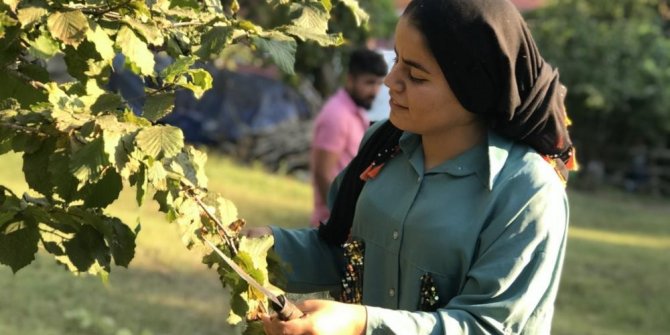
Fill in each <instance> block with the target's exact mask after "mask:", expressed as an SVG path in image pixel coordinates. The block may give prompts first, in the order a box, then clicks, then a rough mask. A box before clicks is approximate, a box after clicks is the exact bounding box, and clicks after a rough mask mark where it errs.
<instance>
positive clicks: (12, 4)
mask: <svg viewBox="0 0 670 335" xmlns="http://www.w3.org/2000/svg"><path fill="white" fill-rule="evenodd" d="M2 2H4V3H5V4H6V5H7V6H9V8H11V9H12V11H13V12H16V7H18V5H19V2H21V0H2Z"/></svg>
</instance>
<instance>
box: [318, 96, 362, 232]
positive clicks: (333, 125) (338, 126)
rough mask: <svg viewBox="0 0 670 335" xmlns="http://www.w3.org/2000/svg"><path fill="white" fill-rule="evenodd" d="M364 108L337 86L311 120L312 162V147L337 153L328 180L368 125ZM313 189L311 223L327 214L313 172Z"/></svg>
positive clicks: (351, 155) (353, 153) (352, 151)
mask: <svg viewBox="0 0 670 335" xmlns="http://www.w3.org/2000/svg"><path fill="white" fill-rule="evenodd" d="M365 113H366V112H365V110H364V109H362V108H360V107H358V106H357V105H356V104H355V103H354V101H353V100H352V99H351V97H350V96H349V94H348V93H347V92H346V91H345V90H344V89H339V90H338V91H337V92H336V93H335V94H334V95H333V96H332V97H330V99H328V101H326V103H325V104H324V105H323V108H321V112H319V115H318V116H317V117H316V119H315V120H314V130H313V134H312V154H311V160H312V166H314V159H315V157H314V149H316V148H318V149H322V150H326V151H330V152H333V153H336V154H338V155H339V160H338V161H337V166H336V167H335V169H334V170H333V171H331V174H330V176H331V180H333V179H335V176H337V174H338V173H340V171H342V169H344V168H345V167H346V166H347V164H349V162H351V160H352V159H353V158H354V156H356V153H357V152H358V147H359V145H360V143H361V140H362V139H363V134H365V131H366V130H367V129H368V127H369V125H370V120H368V117H367V116H366V115H365ZM312 189H313V190H314V197H313V198H314V211H313V213H312V218H311V220H310V224H311V225H312V226H314V227H317V226H318V225H319V221H325V220H326V219H328V216H329V215H330V213H329V211H328V207H327V206H326V201H325V200H326V199H322V198H321V195H320V194H319V192H318V190H317V188H316V183H315V182H314V176H313V175H312Z"/></svg>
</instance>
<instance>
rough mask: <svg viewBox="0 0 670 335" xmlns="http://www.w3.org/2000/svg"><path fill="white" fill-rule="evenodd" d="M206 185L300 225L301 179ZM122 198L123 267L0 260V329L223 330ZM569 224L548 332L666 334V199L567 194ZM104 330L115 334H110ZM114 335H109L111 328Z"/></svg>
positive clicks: (165, 239)
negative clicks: (70, 269) (133, 242)
mask: <svg viewBox="0 0 670 335" xmlns="http://www.w3.org/2000/svg"><path fill="white" fill-rule="evenodd" d="M20 164H21V163H20V157H18V156H16V155H5V156H2V158H1V160H0V184H3V185H6V186H9V187H10V188H12V189H14V190H15V191H19V192H21V191H22V190H25V184H24V183H23V181H22V179H23V178H22V174H21V166H20ZM207 172H208V176H209V177H210V189H211V190H213V191H217V192H220V193H222V194H223V195H224V196H225V197H227V198H229V199H231V200H233V201H234V202H235V204H236V205H237V206H238V209H239V213H240V216H241V217H244V218H245V219H247V221H248V222H249V223H250V224H253V225H265V224H277V225H282V226H287V227H288V226H290V227H297V226H305V225H306V224H307V222H308V217H309V210H310V207H311V200H310V199H311V191H310V189H309V187H308V185H307V184H306V183H304V182H301V181H297V180H295V179H292V178H288V177H284V176H277V175H270V174H266V173H264V172H262V171H261V170H260V169H258V168H248V167H241V166H238V165H236V164H233V163H231V161H230V160H228V159H225V158H220V157H210V161H209V162H208V171H207ZM133 199H134V197H133V194H132V193H130V192H129V193H128V194H124V195H123V197H122V198H121V200H120V201H118V202H117V203H116V204H115V205H114V206H113V208H111V209H110V212H111V214H113V215H117V216H119V217H121V218H122V219H123V220H124V221H125V222H129V223H131V225H134V222H136V220H137V219H138V218H140V219H141V222H142V232H141V234H140V237H139V240H138V245H139V246H138V248H137V253H136V257H135V260H134V261H133V263H132V264H131V267H130V269H124V268H114V269H113V271H112V274H111V276H110V282H109V284H108V285H107V286H105V285H103V284H102V282H101V281H100V279H98V278H94V277H88V276H80V277H75V276H73V275H71V274H69V273H67V272H65V271H63V270H61V269H60V268H59V267H58V266H57V265H56V264H55V263H54V261H53V260H52V259H51V258H50V257H49V256H48V255H44V254H40V255H39V256H38V258H37V260H36V261H35V263H33V264H32V265H31V266H29V267H28V268H26V269H23V270H21V271H19V273H18V274H16V275H12V273H11V270H10V269H9V268H8V267H4V266H0V334H2V335H19V334H22V335H23V334H26V335H32V334H54V335H55V334H96V335H98V334H99V335H106V334H115V331H116V330H120V329H124V328H125V329H127V330H128V331H130V332H131V333H132V334H140V333H142V332H143V331H144V332H145V333H146V334H148V333H151V334H154V335H157V334H175V335H176V334H180V335H182V334H203V335H204V334H227V333H230V331H229V330H227V328H226V322H225V318H226V312H225V311H226V307H225V306H226V304H227V303H226V296H225V294H224V293H223V290H221V289H220V287H219V283H218V280H217V278H216V274H215V273H214V271H212V270H209V269H207V268H206V267H205V266H203V265H201V264H200V262H199V255H197V254H196V253H195V252H191V251H188V250H187V249H186V248H184V247H183V246H182V244H181V242H180V240H179V237H178V234H177V229H176V227H174V226H170V225H168V224H166V223H165V222H164V220H163V219H162V216H161V215H158V214H156V213H157V211H156V210H155V208H154V207H152V206H151V204H150V205H148V206H144V207H143V208H141V209H138V208H137V206H136V205H135V203H134V200H133ZM571 204H572V209H571V210H572V214H571V215H572V220H571V231H570V240H569V244H568V255H567V258H566V263H565V267H564V271H563V281H562V287H561V291H560V292H559V297H558V303H557V306H556V308H557V312H556V316H555V319H554V334H566V335H567V334H570V335H572V334H614V335H616V334H662V333H665V332H667V330H668V329H670V321H668V318H667V316H668V315H670V302H669V301H670V290H669V289H668V287H667V283H668V277H670V206H669V204H670V201H668V200H667V199H666V200H664V201H663V200H658V199H649V198H635V197H631V196H628V195H622V194H620V193H613V194H607V193H604V192H603V193H600V194H586V193H577V192H571ZM111 329H114V330H115V331H109V330H111ZM121 333H123V332H120V333H119V335H120V334H121Z"/></svg>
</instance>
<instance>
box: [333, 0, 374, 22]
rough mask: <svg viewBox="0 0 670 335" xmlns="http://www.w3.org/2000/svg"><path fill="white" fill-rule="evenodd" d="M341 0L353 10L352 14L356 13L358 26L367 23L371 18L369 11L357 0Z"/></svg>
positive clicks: (355, 17)
mask: <svg viewBox="0 0 670 335" xmlns="http://www.w3.org/2000/svg"><path fill="white" fill-rule="evenodd" d="M340 2H341V3H342V4H343V5H345V6H347V8H349V10H350V11H351V14H353V15H354V19H355V20H356V25H357V26H360V25H361V24H365V23H367V22H368V21H369V20H370V15H368V13H366V12H365V11H364V10H363V9H362V8H361V6H360V5H359V4H358V1H357V0H340Z"/></svg>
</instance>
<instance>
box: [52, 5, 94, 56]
mask: <svg viewBox="0 0 670 335" xmlns="http://www.w3.org/2000/svg"><path fill="white" fill-rule="evenodd" d="M47 27H49V32H51V35H52V36H53V37H55V38H56V39H59V40H61V41H63V43H65V44H67V45H71V46H73V47H75V48H76V47H77V46H78V45H79V43H81V42H82V41H83V40H84V38H86V31H87V30H88V28H89V27H88V20H87V19H86V16H85V15H84V13H82V12H81V11H80V10H73V11H68V12H56V13H53V14H51V15H49V18H48V19H47Z"/></svg>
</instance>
